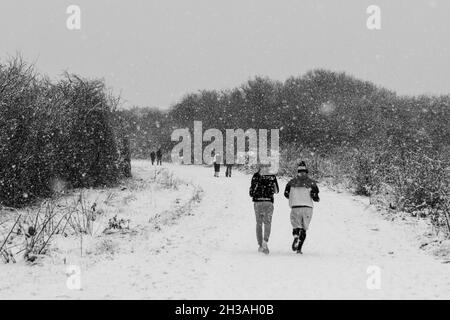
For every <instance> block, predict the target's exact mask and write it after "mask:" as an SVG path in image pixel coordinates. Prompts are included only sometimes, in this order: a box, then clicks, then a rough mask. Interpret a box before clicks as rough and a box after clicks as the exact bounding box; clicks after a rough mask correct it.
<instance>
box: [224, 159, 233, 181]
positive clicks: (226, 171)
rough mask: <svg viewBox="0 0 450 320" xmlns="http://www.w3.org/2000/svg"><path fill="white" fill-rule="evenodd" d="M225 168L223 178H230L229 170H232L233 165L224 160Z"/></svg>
mask: <svg viewBox="0 0 450 320" xmlns="http://www.w3.org/2000/svg"><path fill="white" fill-rule="evenodd" d="M225 166H226V170H225V177H229V178H231V169H232V168H233V164H232V163H228V162H227V161H226V158H225Z"/></svg>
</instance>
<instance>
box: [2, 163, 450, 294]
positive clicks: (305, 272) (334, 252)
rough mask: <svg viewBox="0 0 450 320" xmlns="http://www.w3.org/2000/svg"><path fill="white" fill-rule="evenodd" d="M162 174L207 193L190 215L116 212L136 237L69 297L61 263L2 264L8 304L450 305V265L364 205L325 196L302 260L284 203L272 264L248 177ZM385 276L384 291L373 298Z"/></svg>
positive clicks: (144, 201) (90, 263)
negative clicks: (261, 240) (165, 217)
mask: <svg viewBox="0 0 450 320" xmlns="http://www.w3.org/2000/svg"><path fill="white" fill-rule="evenodd" d="M164 167H166V168H168V169H169V170H171V171H173V172H174V173H175V174H176V175H177V176H179V177H181V178H182V179H183V180H185V181H192V183H193V184H196V185H199V186H201V188H202V189H203V190H204V192H203V196H202V201H201V202H200V203H199V204H197V205H196V206H194V207H193V208H192V209H193V210H192V212H189V214H186V215H181V216H180V217H178V218H177V219H175V220H174V221H172V222H171V223H169V224H167V225H163V226H162V227H161V228H159V229H158V230H156V229H155V228H154V226H152V225H151V224H150V223H148V221H149V219H150V218H151V217H152V216H154V215H155V214H156V213H157V211H155V204H156V205H157V206H156V207H161V206H162V205H163V204H167V205H168V204H170V203H171V202H173V201H175V198H178V197H181V198H186V197H189V196H190V194H187V193H186V194H183V192H184V191H183V190H184V189H181V190H178V191H177V192H173V191H166V192H167V193H166V194H164V193H156V194H155V195H153V193H152V191H151V190H142V191H139V193H136V194H135V196H136V197H137V198H136V199H137V200H136V199H135V200H132V199H131V200H127V201H123V204H118V205H119V206H120V208H118V209H119V212H122V213H127V214H128V215H129V216H130V217H131V218H132V221H133V222H134V223H135V224H136V227H137V229H136V231H137V232H136V235H134V236H130V235H123V236H121V237H116V238H109V237H106V238H104V239H103V238H100V239H102V240H103V241H105V242H104V243H105V244H106V245H108V244H109V243H113V244H114V248H115V249H114V250H113V251H114V253H113V254H110V255H105V254H100V255H98V256H97V255H95V254H94V255H90V256H89V257H83V258H80V260H79V261H78V260H74V263H80V265H81V277H82V278H81V281H82V290H70V289H68V288H67V286H66V281H67V275H66V265H65V264H63V262H62V259H60V258H61V257H60V256H57V257H53V258H50V257H49V258H48V259H46V260H45V262H44V263H43V265H41V266H34V267H29V266H26V265H24V263H23V262H22V263H17V264H16V265H13V264H8V265H0V299H11V298H13V299H19V298H21V299H48V298H51V299H55V298H57V299H315V298H317V299H419V298H424V299H432V298H438V299H449V298H450V264H443V263H441V262H440V261H438V260H436V259H434V258H433V257H431V256H429V255H427V254H425V253H424V252H421V251H420V250H419V249H418V243H417V241H416V239H415V236H416V234H415V233H414V232H411V231H410V230H411V228H410V227H409V226H406V225H404V224H399V223H396V222H390V221H387V220H384V219H383V218H382V217H381V216H380V214H379V213H378V212H376V211H375V210H374V209H373V208H371V207H370V206H368V205H367V204H365V203H364V201H361V199H360V198H359V199H358V198H355V197H353V196H351V195H349V194H343V193H336V192H333V191H329V190H321V195H320V197H321V202H320V203H319V204H317V205H316V207H315V209H314V215H313V219H312V223H311V225H310V230H309V232H308V237H307V240H306V243H305V246H304V254H303V255H297V254H296V253H293V252H292V251H291V249H290V246H291V242H292V236H291V226H290V221H289V208H288V205H287V200H286V199H285V198H284V196H283V195H282V194H281V193H280V194H278V195H277V196H276V198H275V211H274V215H273V226H272V235H271V238H270V241H269V247H270V250H271V253H270V255H268V256H266V255H263V254H261V253H258V252H257V244H256V237H255V218H254V212H253V204H252V202H251V199H250V197H249V195H248V188H249V184H250V178H251V177H250V176H249V175H246V174H243V173H240V172H236V171H235V172H234V173H233V177H232V178H225V177H224V175H223V172H222V173H221V174H222V175H221V177H220V178H214V177H213V173H212V168H206V167H201V166H175V165H167V164H165V165H164ZM154 170H155V169H154V167H151V166H150V164H149V162H147V161H135V162H134V163H133V174H134V176H135V177H136V178H138V179H143V180H149V179H150V177H151V176H153V175H154V172H155V171H154ZM279 182H280V189H281V192H282V191H283V190H284V186H285V182H284V181H279ZM118 192H119V191H118ZM125 192H126V191H125ZM180 193H181V195H180ZM121 197H124V200H126V199H128V198H129V196H127V194H125V195H122V196H121ZM119 199H121V198H120V197H119ZM121 201H122V200H121ZM163 207H164V206H163ZM111 241H113V242H111ZM108 246H109V245H108ZM108 246H107V247H108ZM58 257H59V258H58ZM77 261H78V262H77ZM369 267H371V268H369ZM368 268H369V271H370V272H372V273H370V274H368V273H367V272H368ZM374 268H375V269H374ZM377 268H379V270H380V272H381V273H380V280H381V282H380V285H381V288H380V289H379V290H377V289H375V290H373V289H369V288H368V287H367V282H368V279H369V277H370V276H371V275H374V274H373V272H374V270H377ZM375 272H376V271H375ZM370 283H372V282H370V281H369V284H370ZM372 284H373V283H372ZM375 284H376V283H375Z"/></svg>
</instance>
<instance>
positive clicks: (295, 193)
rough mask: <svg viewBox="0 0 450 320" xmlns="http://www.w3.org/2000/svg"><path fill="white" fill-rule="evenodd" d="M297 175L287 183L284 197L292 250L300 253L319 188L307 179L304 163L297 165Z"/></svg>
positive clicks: (317, 200) (317, 199)
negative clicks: (286, 204)
mask: <svg viewBox="0 0 450 320" xmlns="http://www.w3.org/2000/svg"><path fill="white" fill-rule="evenodd" d="M297 173H298V174H297V176H296V177H295V178H293V179H291V180H290V181H289V182H288V183H287V185H286V189H285V190H284V196H285V197H286V198H288V199H289V206H290V207H291V216H290V218H291V224H292V235H293V236H294V242H293V243H292V250H294V251H297V253H302V247H303V243H304V241H305V239H306V231H307V230H308V228H309V224H310V222H311V218H312V214H313V201H315V202H319V188H318V187H317V183H316V181H314V180H313V179H311V178H310V177H308V169H307V168H306V164H305V162H303V161H302V162H301V163H300V164H299V166H298V168H297Z"/></svg>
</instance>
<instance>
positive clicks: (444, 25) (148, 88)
mask: <svg viewBox="0 0 450 320" xmlns="http://www.w3.org/2000/svg"><path fill="white" fill-rule="evenodd" d="M70 4H76V5H79V6H80V8H81V14H82V16H81V19H82V25H81V30H79V31H70V30H68V29H67V28H66V19H67V17H68V15H67V14H66V8H67V7H68V6H69V5H70ZM371 4H376V5H379V6H380V7H381V17H382V29H381V30H377V31H370V30H368V29H367V28H366V20H367V17H368V15H367V13H366V9H367V7H368V6H369V5H371ZM16 52H21V53H22V55H23V56H24V57H25V58H26V59H27V60H30V61H35V62H36V63H37V67H38V69H39V71H41V72H42V73H45V74H47V75H49V76H51V77H56V76H58V75H60V74H61V72H62V71H63V70H68V71H70V72H75V73H79V74H81V75H84V76H88V77H103V78H105V79H106V82H107V84H108V86H111V87H112V88H114V90H115V92H117V93H121V94H122V96H123V98H124V99H125V101H126V105H141V106H151V107H159V108H167V107H169V106H170V105H171V104H173V103H175V102H177V101H178V100H179V99H180V98H181V97H182V96H183V94H185V93H188V92H192V91H196V90H200V89H225V88H232V87H235V86H238V85H240V84H242V83H243V82H245V81H246V80H248V79H249V78H251V77H253V76H255V75H265V76H269V77H271V78H274V79H278V80H285V79H286V78H287V77H289V76H291V75H301V74H303V73H305V72H306V71H308V70H310V69H313V68H328V69H331V70H338V71H346V72H348V73H350V74H353V75H355V76H357V77H359V78H362V79H365V80H371V81H373V82H375V83H376V84H379V85H382V86H385V87H387V88H389V89H393V90H395V91H397V92H398V93H400V94H422V93H434V94H449V93H450V1H449V0H370V1H366V0H345V1H342V0H339V1H338V0H277V1H275V0H272V1H266V0H222V1H216V0H159V1H155V0H127V1H125V0H71V1H66V0H39V1H35V0H34V1H32V0H28V1H21V0H1V2H0V59H2V60H4V59H5V58H6V57H7V56H8V55H14V54H15V53H16Z"/></svg>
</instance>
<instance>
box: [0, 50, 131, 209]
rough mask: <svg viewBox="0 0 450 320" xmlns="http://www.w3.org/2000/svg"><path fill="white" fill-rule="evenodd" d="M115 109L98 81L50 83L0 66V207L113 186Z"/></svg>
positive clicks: (19, 64)
mask: <svg viewBox="0 0 450 320" xmlns="http://www.w3.org/2000/svg"><path fill="white" fill-rule="evenodd" d="M116 105H117V100H116V99H114V98H113V97H112V96H111V95H110V94H108V92H107V90H106V89H105V85H104V83H103V82H102V81H100V80H86V79H81V78H79V77H77V76H75V75H70V74H65V75H64V76H63V77H62V79H61V80H59V81H57V82H52V81H50V80H49V79H46V78H45V77H41V76H39V75H38V74H36V72H35V71H34V69H33V67H32V66H30V65H28V64H26V63H25V62H23V61H22V60H21V59H20V58H16V59H13V60H11V61H9V62H8V63H6V64H0V203H1V204H2V205H5V206H20V205H24V204H27V203H29V202H30V201H32V200H33V199H36V198H39V197H45V196H49V195H51V194H52V192H53V191H55V190H54V189H55V188H56V189H60V188H66V187H90V186H98V185H104V184H108V183H112V182H114V181H115V180H116V179H117V178H118V177H119V175H120V170H119V165H120V163H121V162H122V161H123V159H124V158H126V157H125V156H123V154H124V153H125V152H123V150H124V148H123V141H116V140H117V139H116V138H115V133H114V129H113V126H112V124H113V122H114V119H113V117H114V109H115V107H116ZM119 150H122V155H121V152H119Z"/></svg>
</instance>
